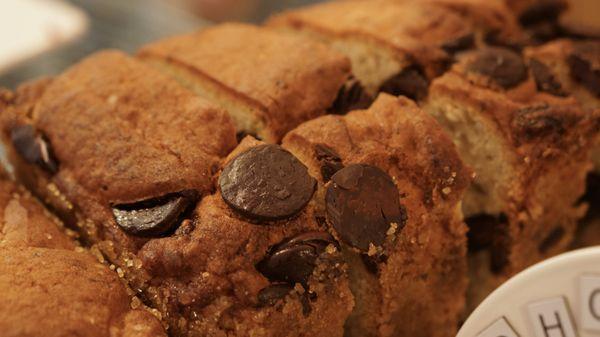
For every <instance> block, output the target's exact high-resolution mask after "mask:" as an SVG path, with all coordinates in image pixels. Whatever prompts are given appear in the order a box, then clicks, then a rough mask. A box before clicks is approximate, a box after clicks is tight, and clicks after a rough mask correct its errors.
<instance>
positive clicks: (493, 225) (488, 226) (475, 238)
mask: <svg viewBox="0 0 600 337" xmlns="http://www.w3.org/2000/svg"><path fill="white" fill-rule="evenodd" d="M507 221H508V219H507V218H506V215H504V214H501V215H500V216H497V215H491V214H477V215H473V216H470V217H468V218H466V219H465V223H466V224H467V226H468V227H469V232H468V233H467V237H468V242H469V251H471V252H478V251H480V250H483V249H489V248H490V247H492V246H493V245H494V239H495V238H496V237H498V236H500V235H502V228H503V226H504V224H506V222H507Z"/></svg>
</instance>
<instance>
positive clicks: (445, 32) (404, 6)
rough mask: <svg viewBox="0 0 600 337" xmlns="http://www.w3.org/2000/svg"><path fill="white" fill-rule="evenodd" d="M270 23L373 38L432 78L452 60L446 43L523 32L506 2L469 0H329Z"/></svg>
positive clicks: (340, 36) (359, 37) (515, 36)
mask: <svg viewBox="0 0 600 337" xmlns="http://www.w3.org/2000/svg"><path fill="white" fill-rule="evenodd" d="M480 15H484V16H483V17H480ZM484 17H487V18H489V19H490V20H483V18H484ZM484 21H485V23H484ZM269 24H270V25H273V26H279V27H281V26H287V27H290V28H294V29H297V30H308V31H310V30H314V31H316V32H318V33H320V34H324V35H325V36H330V37H331V38H332V39H336V38H357V39H363V40H366V41H369V42H372V43H375V44H376V45H379V46H380V47H382V48H385V49H391V50H393V51H394V53H396V54H397V55H398V58H399V59H400V61H401V62H406V60H408V62H409V63H416V64H419V65H420V66H422V67H423V68H424V69H425V73H426V74H427V75H428V76H429V77H430V78H431V77H434V76H435V75H438V74H440V73H441V72H442V71H443V70H444V69H445V67H446V65H447V63H448V61H449V60H448V57H449V55H448V53H447V52H446V51H444V46H445V45H448V44H452V43H455V42H456V41H458V40H460V39H461V38H464V37H466V36H472V35H476V34H480V35H485V34H492V33H494V34H498V35H497V37H498V38H499V39H503V38H509V39H510V40H514V39H518V35H519V32H518V28H517V26H516V24H515V22H514V20H511V17H510V15H507V13H506V11H505V10H504V9H503V8H500V7H499V6H493V5H480V4H475V5H473V4H472V2H470V1H467V0H464V1H456V2H452V1H444V0H431V1H389V0H376V1H360V0H358V1H357V0H355V1H339V2H328V3H324V4H318V5H314V6H309V7H305V8H302V9H298V10H292V11H288V12H284V13H283V14H280V15H277V16H275V17H273V18H272V19H271V20H270V21H269ZM501 31H503V32H501ZM473 37H474V36H473ZM474 38H476V39H477V37H474ZM506 43H509V42H506ZM511 43H512V42H511Z"/></svg>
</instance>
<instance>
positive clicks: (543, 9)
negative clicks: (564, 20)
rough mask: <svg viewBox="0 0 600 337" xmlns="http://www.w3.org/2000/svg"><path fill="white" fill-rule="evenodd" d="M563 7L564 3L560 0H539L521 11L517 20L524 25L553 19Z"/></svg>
mask: <svg viewBox="0 0 600 337" xmlns="http://www.w3.org/2000/svg"><path fill="white" fill-rule="evenodd" d="M564 9H566V5H565V3H564V1H562V0H539V1H536V2H535V4H533V5H532V6H530V7H529V8H527V10H525V11H524V12H523V13H521V16H520V17H519V21H520V22H521V24H522V25H525V26H527V25H531V24H535V23H539V22H540V21H555V20H556V19H557V18H558V16H559V14H560V13H561V12H562V11H563V10H564Z"/></svg>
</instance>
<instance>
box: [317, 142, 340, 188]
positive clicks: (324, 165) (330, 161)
mask: <svg viewBox="0 0 600 337" xmlns="http://www.w3.org/2000/svg"><path fill="white" fill-rule="evenodd" d="M315 156H316V158H317V160H318V161H319V163H321V176H322V177H323V181H325V182H328V181H329V180H330V179H331V176H333V175H334V174H335V173H336V172H337V171H339V170H341V169H342V168H344V164H342V159H341V158H340V156H339V155H338V154H337V152H335V150H334V149H332V148H330V147H329V146H327V145H324V144H317V145H316V146H315Z"/></svg>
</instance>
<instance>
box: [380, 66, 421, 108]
mask: <svg viewBox="0 0 600 337" xmlns="http://www.w3.org/2000/svg"><path fill="white" fill-rule="evenodd" d="M428 88H429V81H428V80H427V78H426V77H425V75H423V72H422V71H420V70H419V69H418V68H417V67H408V68H405V69H403V70H402V71H401V72H400V73H398V74H397V75H394V76H392V77H390V78H389V79H388V80H386V81H385V82H384V83H383V84H382V85H381V86H380V87H379V91H380V92H385V93H388V94H391V95H394V96H400V95H403V96H406V97H408V98H410V99H414V100H421V99H423V98H425V97H426V96H427V91H428Z"/></svg>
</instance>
